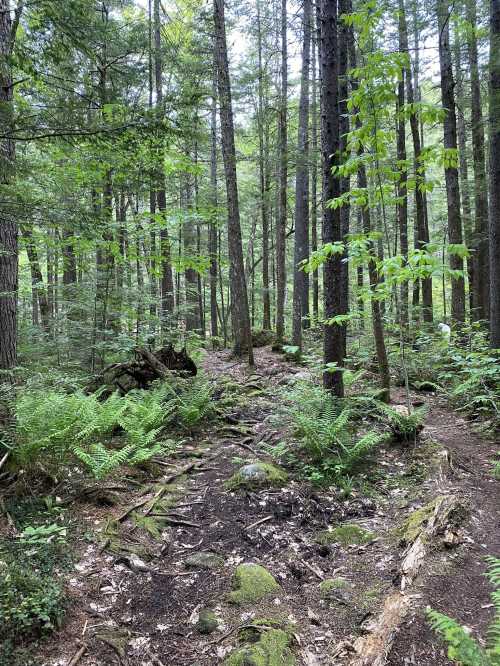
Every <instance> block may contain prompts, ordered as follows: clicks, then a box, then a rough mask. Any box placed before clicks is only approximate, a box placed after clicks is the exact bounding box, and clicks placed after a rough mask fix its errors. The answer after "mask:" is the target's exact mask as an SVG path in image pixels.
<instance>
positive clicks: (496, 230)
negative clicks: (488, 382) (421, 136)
mask: <svg viewBox="0 0 500 666" xmlns="http://www.w3.org/2000/svg"><path fill="white" fill-rule="evenodd" d="M489 96H490V104H489V111H490V209H489V245H490V344H491V347H492V348H493V349H500V0H490V89H489Z"/></svg>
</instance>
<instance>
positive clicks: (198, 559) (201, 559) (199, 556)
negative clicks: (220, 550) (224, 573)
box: [184, 551, 224, 569]
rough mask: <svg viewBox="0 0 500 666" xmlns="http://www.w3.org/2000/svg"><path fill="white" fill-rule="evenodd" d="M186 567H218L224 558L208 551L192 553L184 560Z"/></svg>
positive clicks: (221, 564) (222, 563)
mask: <svg viewBox="0 0 500 666" xmlns="http://www.w3.org/2000/svg"><path fill="white" fill-rule="evenodd" d="M184 564H185V566H186V567H187V568H188V569H219V568H220V567H222V566H223V565H224V558H223V557H221V556H220V555H216V554H215V553H210V552H208V551H199V552H197V553H192V555H190V556H189V557H187V558H186V560H185V561H184Z"/></svg>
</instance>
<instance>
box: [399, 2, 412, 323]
mask: <svg viewBox="0 0 500 666" xmlns="http://www.w3.org/2000/svg"><path fill="white" fill-rule="evenodd" d="M401 4H402V0H400V7H399V23H398V28H399V30H398V31H399V50H400V51H402V52H403V53H404V52H405V48H406V47H407V46H408V38H407V37H406V41H405V22H406V21H405V10H404V6H402V7H401ZM401 74H402V76H401V80H400V81H399V84H398V102H397V111H398V114H397V120H396V125H397V158H398V162H399V165H400V166H399V180H398V183H397V196H398V203H397V216H398V231H399V243H400V250H401V255H402V256H403V257H404V259H405V260H407V258H408V197H407V194H408V174H407V167H406V121H405V116H404V113H403V107H404V103H405V78H406V77H408V75H409V72H408V68H406V69H403V71H402V73H401ZM400 298H401V303H400V312H401V315H400V318H401V323H402V325H403V326H404V327H405V328H407V327H408V282H407V281H406V280H404V281H403V282H402V284H401V290H400Z"/></svg>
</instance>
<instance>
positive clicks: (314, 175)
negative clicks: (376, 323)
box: [311, 29, 319, 324]
mask: <svg viewBox="0 0 500 666" xmlns="http://www.w3.org/2000/svg"><path fill="white" fill-rule="evenodd" d="M316 35H317V31H316V29H315V30H314V31H313V40H312V101H311V250H312V251H313V252H316V250H317V249H318V94H317V88H318V87H317V82H316V77H317V68H316V53H317V41H318V40H317V37H316ZM312 301H313V318H314V323H315V324H317V323H318V315H319V275H318V270H317V269H316V270H315V271H313V273H312Z"/></svg>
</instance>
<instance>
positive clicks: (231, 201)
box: [214, 0, 253, 365]
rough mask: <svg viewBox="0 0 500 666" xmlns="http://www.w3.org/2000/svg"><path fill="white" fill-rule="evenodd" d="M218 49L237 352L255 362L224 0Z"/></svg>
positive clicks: (218, 15)
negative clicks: (246, 353)
mask: <svg viewBox="0 0 500 666" xmlns="http://www.w3.org/2000/svg"><path fill="white" fill-rule="evenodd" d="M214 24H215V50H216V57H217V80H218V87H219V104H220V121H221V139H222V156H223V159H224V171H225V176H226V192H227V213H228V224H227V231H228V234H227V235H228V246H229V262H230V281H231V296H232V305H233V313H234V314H233V322H234V329H233V336H234V353H235V355H237V356H241V355H243V353H244V351H245V349H246V350H248V362H249V364H250V365H253V349H252V330H251V327H250V313H249V310H248V294H247V285H246V279H245V267H244V263H243V247H242V241H241V226H240V210H239V202H238V182H237V179H236V149H235V144H234V122H233V108H232V100H231V85H230V80H229V64H228V57H227V42H226V26H225V21H224V0H214Z"/></svg>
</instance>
